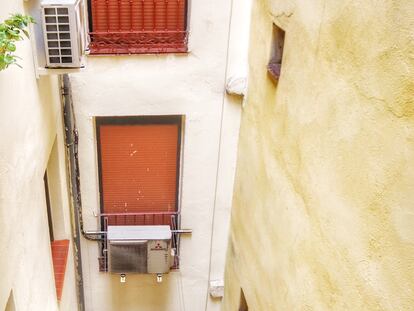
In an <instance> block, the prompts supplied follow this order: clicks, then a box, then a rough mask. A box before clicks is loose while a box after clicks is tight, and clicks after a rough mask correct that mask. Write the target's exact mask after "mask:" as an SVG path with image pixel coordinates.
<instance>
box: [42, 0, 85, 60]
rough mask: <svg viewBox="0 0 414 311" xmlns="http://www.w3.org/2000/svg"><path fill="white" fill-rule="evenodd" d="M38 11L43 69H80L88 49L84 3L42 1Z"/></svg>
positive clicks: (70, 0) (53, 0) (76, 0)
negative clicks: (41, 38) (44, 65)
mask: <svg viewBox="0 0 414 311" xmlns="http://www.w3.org/2000/svg"><path fill="white" fill-rule="evenodd" d="M41 10H42V27H43V37H44V43H45V56H46V67H47V68H80V67H83V66H84V54H85V50H86V47H87V42H86V40H87V36H86V33H87V30H86V19H85V7H84V1H83V0H45V1H43V2H42V3H41Z"/></svg>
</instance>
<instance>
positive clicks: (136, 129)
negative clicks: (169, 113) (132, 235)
mask: <svg viewBox="0 0 414 311" xmlns="http://www.w3.org/2000/svg"><path fill="white" fill-rule="evenodd" d="M178 135H179V126H178V125H177V124H145V125H144V124H138V125H118V124H117V125H112V124H103V125H100V128H99V136H100V156H101V161H100V162H101V184H102V189H101V191H102V201H103V210H104V213H137V212H174V211H176V210H177V202H176V200H177V199H176V197H177V173H178V172H177V157H178V155H177V154H178V138H179V137H178Z"/></svg>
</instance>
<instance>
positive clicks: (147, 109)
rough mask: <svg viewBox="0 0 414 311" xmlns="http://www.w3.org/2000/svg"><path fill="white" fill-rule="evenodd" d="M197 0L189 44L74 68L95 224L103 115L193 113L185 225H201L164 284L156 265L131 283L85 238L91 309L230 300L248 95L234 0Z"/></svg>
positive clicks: (154, 310)
mask: <svg viewBox="0 0 414 311" xmlns="http://www.w3.org/2000/svg"><path fill="white" fill-rule="evenodd" d="M190 2H191V5H190V12H189V24H190V27H189V28H190V40H189V48H190V52H189V53H188V54H181V55H174V54H166V55H129V56H92V55H91V56H88V59H87V66H86V68H85V70H83V71H82V72H80V73H76V74H71V75H70V77H71V81H72V86H73V97H74V104H75V110H76V119H77V126H78V129H79V161H80V174H81V190H82V203H83V216H84V221H85V229H87V230H96V229H97V228H98V226H97V223H98V218H97V217H96V216H95V215H96V214H98V213H99V211H100V206H99V180H98V166H97V145H96V137H95V119H94V118H95V117H96V116H128V115H129V116H142V115H174V114H175V115H184V116H185V118H184V119H185V122H184V126H183V143H182V148H183V150H182V164H181V176H180V177H181V180H180V208H181V212H182V213H181V220H182V227H183V228H190V229H193V234H192V235H191V236H183V237H182V240H181V248H180V251H181V254H180V255H181V262H180V270H179V271H178V272H172V273H170V274H169V275H166V276H165V277H164V280H163V283H161V284H157V283H156V280H155V276H154V275H132V274H131V275H127V282H126V283H125V284H121V283H120V281H119V276H118V275H110V274H109V273H100V272H99V271H98V259H97V258H98V256H99V252H98V250H99V249H98V244H97V243H96V242H90V241H86V240H83V241H82V261H83V272H84V281H85V297H86V301H85V305H86V309H87V310H88V311H94V310H102V311H110V310H119V311H129V310H137V309H139V310H142V311H145V310H147V311H165V310H168V311H184V310H187V311H188V310H190V311H198V310H206V309H207V310H219V309H220V302H221V300H220V299H219V300H214V301H213V300H210V298H209V296H208V282H209V279H220V278H221V279H223V274H224V261H225V260H224V254H225V251H226V243H225V242H226V240H227V235H228V223H229V216H230V208H231V195H229V194H231V193H232V186H233V176H234V171H235V154H236V147H237V139H238V129H239V116H240V107H241V98H236V97H234V98H227V97H226V94H225V81H226V62H227V55H228V39H229V24H230V23H229V21H230V14H231V10H230V8H231V1H229V0H226V1H222V0H213V1H190ZM220 144H222V148H221V152H220V153H219V146H220ZM219 163H221V164H219ZM219 165H221V166H220V167H219ZM214 215H215V216H216V217H214ZM213 221H214V223H213ZM213 231H214V232H216V233H217V234H216V235H215V236H214V238H212V234H213Z"/></svg>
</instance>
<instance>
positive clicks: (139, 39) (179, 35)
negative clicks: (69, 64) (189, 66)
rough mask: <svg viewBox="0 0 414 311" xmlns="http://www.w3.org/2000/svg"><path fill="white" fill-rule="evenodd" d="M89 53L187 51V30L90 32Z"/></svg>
mask: <svg viewBox="0 0 414 311" xmlns="http://www.w3.org/2000/svg"><path fill="white" fill-rule="evenodd" d="M90 36H91V43H90V45H89V49H90V53H91V54H146V53H185V52H187V43H188V32H187V31H167V30H166V31H156V30H154V31H117V32H92V33H90Z"/></svg>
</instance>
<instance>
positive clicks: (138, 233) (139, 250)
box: [107, 226, 172, 274]
mask: <svg viewBox="0 0 414 311" xmlns="http://www.w3.org/2000/svg"><path fill="white" fill-rule="evenodd" d="M171 236H172V234H171V229H170V226H108V233H107V241H108V271H109V272H112V273H119V274H126V273H154V274H162V273H168V272H169V270H170V267H171Z"/></svg>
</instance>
